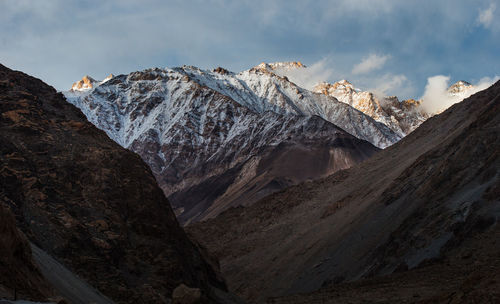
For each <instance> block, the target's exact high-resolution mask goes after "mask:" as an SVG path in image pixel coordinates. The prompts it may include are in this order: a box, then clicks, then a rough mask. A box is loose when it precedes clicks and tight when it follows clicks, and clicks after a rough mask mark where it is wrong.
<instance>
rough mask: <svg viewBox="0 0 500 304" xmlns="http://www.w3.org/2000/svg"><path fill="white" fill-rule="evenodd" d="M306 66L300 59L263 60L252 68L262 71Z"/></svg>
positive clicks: (287, 69) (286, 69)
mask: <svg viewBox="0 0 500 304" xmlns="http://www.w3.org/2000/svg"><path fill="white" fill-rule="evenodd" d="M302 68H306V66H305V65H304V64H303V63H302V62H300V61H284V62H272V63H266V62H262V63H261V64H259V65H257V66H255V67H253V68H252V69H251V70H254V71H255V70H256V71H261V72H274V71H276V70H285V71H289V70H295V69H302Z"/></svg>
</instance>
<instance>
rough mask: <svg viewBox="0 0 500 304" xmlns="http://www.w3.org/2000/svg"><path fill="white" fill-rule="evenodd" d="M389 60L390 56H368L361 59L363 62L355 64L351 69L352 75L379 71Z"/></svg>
mask: <svg viewBox="0 0 500 304" xmlns="http://www.w3.org/2000/svg"><path fill="white" fill-rule="evenodd" d="M389 58H391V56H390V55H377V54H370V55H368V57H365V58H363V60H362V61H361V62H360V63H358V64H356V65H355V66H354V67H353V69H352V74H354V75H357V74H366V73H369V72H372V71H375V70H379V69H381V68H382V67H383V66H384V65H385V63H386V62H387V60H389Z"/></svg>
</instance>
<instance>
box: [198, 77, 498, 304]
mask: <svg viewBox="0 0 500 304" xmlns="http://www.w3.org/2000/svg"><path fill="white" fill-rule="evenodd" d="M499 171H500V82H498V83H496V84H495V85H493V86H492V87H491V88H489V89H487V90H485V91H482V92H479V93H477V94H475V95H473V96H472V97H470V98H468V99H466V100H464V101H463V102H461V103H459V104H456V105H454V106H452V107H450V108H449V109H448V110H446V111H445V112H443V113H442V114H440V115H436V116H434V117H432V118H430V119H428V120H427V121H426V122H424V123H423V124H422V125H421V126H420V127H419V128H417V129H416V130H415V131H414V132H412V133H411V134H409V135H408V136H407V137H405V138H403V139H402V140H401V141H400V142H398V143H397V144H395V145H393V146H391V147H389V148H387V149H385V150H383V151H381V152H379V153H377V154H376V155H374V156H373V157H371V158H370V159H368V160H367V161H365V162H363V163H361V164H360V165H357V166H354V167H352V168H350V169H347V170H343V171H340V172H337V173H335V174H333V175H332V176H330V177H327V178H325V179H323V180H320V181H315V182H311V183H304V184H300V185H298V186H295V187H291V188H289V189H287V190H285V191H282V192H280V193H277V194H273V195H270V196H268V197H266V198H264V199H263V200H261V201H259V202H257V203H255V204H254V205H252V206H250V207H247V208H237V209H231V210H228V211H226V212H224V213H222V214H220V215H219V216H218V217H217V218H215V219H211V220H208V221H206V222H203V223H197V224H195V225H193V226H190V227H188V231H189V232H190V233H191V235H192V236H193V237H194V238H195V239H198V240H200V241H201V242H202V243H203V244H204V245H205V246H206V247H207V248H208V249H209V251H210V252H212V253H214V254H215V255H216V256H218V257H219V259H220V263H221V269H222V272H223V274H225V275H226V278H227V280H228V282H229V284H230V285H229V287H230V289H233V290H234V291H236V292H238V293H239V294H240V295H243V296H245V297H246V298H248V299H254V300H255V299H259V300H262V299H265V298H266V297H269V296H278V295H290V294H295V293H300V292H310V291H313V290H317V289H319V288H320V287H322V286H328V285H331V284H335V283H339V282H343V281H355V280H357V279H359V278H370V277H378V276H379V275H388V274H392V273H394V272H398V271H405V270H407V269H410V270H411V269H416V268H418V267H423V265H425V264H431V265H437V266H433V267H435V268H428V269H427V270H426V271H428V272H425V273H422V272H418V271H417V272H411V273H409V277H405V278H402V282H404V283H405V284H406V283H408V284H410V283H411V284H410V285H411V286H413V287H411V288H413V289H411V290H415V291H416V292H418V291H419V290H422V291H423V289H424V288H426V287H425V286H424V285H425V284H424V285H423V284H420V285H419V283H418V278H420V279H421V280H422V278H429V280H431V282H432V284H436V286H437V287H436V286H434V287H432V288H430V289H427V291H426V293H427V294H426V297H431V298H432V297H433V296H436V297H441V296H443V297H444V299H445V300H443V301H446V299H448V300H449V299H450V298H449V297H454V296H453V292H457V291H461V292H467V293H469V292H472V291H474V290H475V291H474V292H475V293H478V294H479V295H478V297H482V296H486V298H485V299H488V296H489V295H488V292H487V290H492V289H495V286H498V285H499V284H498V282H499V281H496V282H495V281H493V282H492V283H491V282H490V281H489V278H490V277H491V278H496V277H498V273H499V272H500V261H499V258H498V257H499V256H500V247H499V243H498V231H499V225H498V218H500V199H499V198H500V179H499V175H500V173H499ZM495 239H496V241H493V240H495ZM476 240H480V241H478V242H475V241H476ZM474 244H476V245H477V246H478V247H477V248H476V249H477V250H478V251H479V252H480V253H478V254H472V255H470V251H473V250H476V249H474V246H475V245H474ZM467 255H468V256H471V257H472V258H473V259H475V258H477V259H478V260H477V261H475V260H471V261H473V262H471V263H464V262H460V260H461V259H462V257H465V259H468V258H467V257H466V256H467ZM432 261H434V264H433V262H432ZM439 261H441V262H439ZM435 263H437V264H435ZM466 264H467V265H468V266H467V267H463V266H464V265H466ZM475 265H477V266H478V267H480V269H479V270H478V272H477V273H475V274H474V275H471V273H470V271H472V270H473V269H474V266H475ZM440 269H442V270H443V273H441V272H440ZM415 271H416V270H415ZM441 275H442V277H440V276H441ZM476 275H477V278H476V277H475V276H476ZM398 277H400V276H396V275H394V276H393V277H392V280H398ZM453 278H456V280H455V281H453ZM476 279H477V280H476ZM374 280H378V279H374ZM471 280H472V281H474V280H475V282H477V285H476V283H473V282H472V281H471ZM372 282H373V284H374V285H376V284H378V283H377V282H379V283H381V285H378V287H377V288H382V287H383V286H386V287H387V286H388V285H387V284H385V285H384V283H383V282H384V281H383V279H382V278H380V281H372ZM391 282H392V283H391V284H396V283H395V282H396V281H391ZM412 282H413V283H412ZM352 284H355V283H354V282H353V283H352ZM360 284H361V285H360V286H361V287H360V290H359V291H360V292H359V293H356V291H355V290H353V289H352V288H353V286H355V285H343V286H344V287H345V288H351V289H350V290H351V291H352V292H351V293H350V295H353V296H355V295H356V294H364V296H366V292H368V291H369V290H370V289H369V286H370V285H369V284H371V283H369V282H368V283H366V281H365V283H360ZM363 284H368V285H363ZM488 284H490V286H493V288H492V289H488V288H490V287H488V286H489V285H488ZM349 286H350V287H349ZM362 286H365V287H362ZM393 286H395V285H393ZM439 286H441V287H442V288H441V289H440V288H439ZM469 287H470V288H469ZM363 288H364V289H363ZM329 290H330V291H332V293H330V294H329V295H330V296H332V295H335V294H336V293H335V292H336V289H335V288H333V289H329ZM378 290H379V292H380V290H383V289H378ZM393 290H394V289H393ZM481 290H482V291H483V292H482V295H480V294H481ZM496 290H498V288H497V289H496ZM325 292H327V293H328V292H329V291H328V290H327V291H325ZM403 293H404V292H403ZM344 295H349V293H344ZM400 295H401V296H402V298H404V297H403V296H404V295H403V294H400ZM314 296H315V295H311V297H312V298H308V299H309V300H311V299H314ZM379 296H380V294H379ZM406 296H407V295H406ZM456 296H457V297H458V298H457V299H458V300H459V299H460V297H461V296H460V295H457V294H456ZM496 297H497V298H498V295H496ZM287 299H288V298H287ZM320 299H321V298H320ZM464 299H467V296H464ZM478 299H480V298H478ZM353 302H354V301H353ZM358 302H360V301H358ZM429 302H432V300H429ZM491 302H492V303H493V302H494V301H491ZM299 303H300V301H299ZM305 303H307V302H305Z"/></svg>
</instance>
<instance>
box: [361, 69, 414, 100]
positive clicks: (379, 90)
mask: <svg viewBox="0 0 500 304" xmlns="http://www.w3.org/2000/svg"><path fill="white" fill-rule="evenodd" d="M370 82H371V86H370V87H369V89H368V91H370V92H373V93H375V94H376V95H378V96H388V95H393V94H395V93H397V94H398V95H400V96H405V95H408V94H411V93H413V87H411V86H410V85H409V84H408V78H407V77H406V76H405V75H403V74H397V75H394V74H390V73H389V74H384V75H380V76H378V77H376V78H373V79H371V80H370Z"/></svg>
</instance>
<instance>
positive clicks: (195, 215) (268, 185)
mask: <svg viewBox="0 0 500 304" xmlns="http://www.w3.org/2000/svg"><path fill="white" fill-rule="evenodd" d="M245 73H247V74H248V75H253V76H248V77H249V79H252V81H250V80H249V81H248V83H244V82H243V81H242V80H238V79H236V78H234V77H235V76H234V74H232V73H230V72H228V71H225V70H222V69H218V70H216V71H214V72H209V71H202V70H199V69H196V68H193V67H183V68H177V69H150V70H145V71H142V72H134V73H131V74H129V75H120V76H116V77H113V78H112V79H111V80H108V81H107V82H105V83H103V84H101V85H99V86H96V87H94V88H93V89H91V90H87V91H86V92H84V93H82V92H76V91H70V92H67V93H66V96H67V97H68V100H69V101H70V102H72V103H73V104H74V105H76V106H77V107H79V108H80V109H82V111H83V112H84V113H85V115H86V116H87V117H88V119H89V120H90V121H91V122H92V123H94V124H95V125H96V126H98V127H99V128H101V129H102V130H105V131H106V132H107V134H108V135H109V136H110V137H111V138H112V139H113V140H115V141H116V142H118V143H119V144H120V145H122V146H123V147H127V148H129V149H131V150H132V151H135V152H137V153H138V154H139V155H141V157H142V158H143V159H144V160H145V161H146V162H147V163H148V164H149V166H150V167H151V169H152V171H153V173H154V174H155V176H156V179H157V180H158V183H159V185H160V187H161V188H162V189H163V191H164V192H165V194H166V195H167V196H168V197H169V200H170V202H171V204H172V206H173V207H174V209H175V211H176V213H177V215H178V218H179V220H180V221H182V222H184V223H189V222H190V221H198V220H203V219H206V218H210V217H213V216H216V215H217V214H219V213H220V212H221V211H223V210H225V209H227V208H229V207H231V206H236V205H249V204H251V203H253V202H255V201H256V200H258V199H260V198H262V197H264V196H265V195H267V194H269V193H272V192H275V191H277V190H280V189H283V188H286V187H288V186H290V185H293V184H297V183H299V182H302V181H306V180H311V179H317V178H320V177H325V176H328V175H330V174H331V173H333V172H335V171H337V170H340V169H345V168H348V167H350V166H352V165H353V164H355V163H358V162H360V161H362V160H364V159H366V158H367V157H369V156H371V155H372V154H373V153H375V152H376V151H377V150H378V149H377V148H375V147H374V146H373V145H371V144H369V143H368V142H366V141H363V140H360V139H357V138H355V137H353V136H352V135H350V134H349V133H347V132H345V131H344V130H342V129H340V128H338V127H337V126H335V125H333V124H331V123H329V122H328V121H326V120H324V119H322V118H320V117H318V116H310V115H297V114H304V112H303V111H301V112H300V113H299V112H296V113H295V114H292V113H288V111H292V110H293V109H294V108H295V106H293V105H292V104H291V101H290V98H289V97H287V96H288V95H285V94H283V93H281V90H284V91H287V92H289V95H290V94H301V93H300V92H303V94H307V95H308V96H313V97H314V98H319V99H320V100H324V101H328V102H329V103H331V104H333V105H335V106H336V107H337V110H338V111H337V110H335V113H336V115H338V117H339V119H340V120H342V121H344V120H345V121H349V122H350V123H351V125H350V126H351V127H352V128H359V129H363V130H364V126H366V125H368V127H367V130H368V129H369V127H370V126H371V127H373V128H378V127H379V126H380V124H379V123H376V122H375V121H374V120H373V119H371V118H369V117H367V116H366V115H364V114H362V113H361V112H359V111H357V110H355V109H353V108H352V107H350V106H348V105H345V104H343V103H340V102H338V101H336V100H335V99H332V98H328V97H326V96H322V95H320V94H314V93H311V92H308V91H307V92H306V91H305V90H303V89H300V88H298V87H296V86H294V85H293V84H292V83H290V82H288V81H286V80H284V79H282V78H279V77H278V76H276V75H274V74H273V75H267V74H263V75H260V74H259V75H257V74H255V73H261V72H259V71H252V72H250V71H247V72H245ZM254 74H255V75H254ZM253 81H256V82H260V81H264V83H265V84H258V83H252V82H253ZM230 82H231V85H229V83H230ZM233 82H234V83H233ZM275 82H276V83H275ZM278 82H279V85H278V84H277V83H278ZM250 85H251V86H253V89H249V86H250ZM273 90H274V91H273ZM260 91H263V92H261V93H262V96H261V95H258V94H257V93H256V92H260ZM296 91H297V92H298V93H296ZM265 92H267V93H265ZM290 96H291V95H290ZM294 98H298V97H297V96H295V97H294ZM303 98H304V99H308V98H309V97H303ZM304 104H306V103H304ZM282 107H283V108H282ZM332 109H333V106H332ZM332 111H333V110H332ZM332 113H333V112H332ZM358 123H360V124H359V125H358ZM384 128H385V129H387V128H386V127H384ZM377 130H378V129H377ZM389 133H390V132H389ZM384 138H385V139H387V138H386V137H382V139H384ZM385 139H384V140H385Z"/></svg>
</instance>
